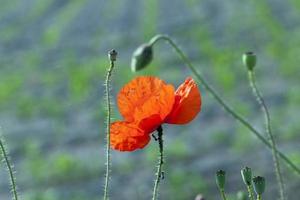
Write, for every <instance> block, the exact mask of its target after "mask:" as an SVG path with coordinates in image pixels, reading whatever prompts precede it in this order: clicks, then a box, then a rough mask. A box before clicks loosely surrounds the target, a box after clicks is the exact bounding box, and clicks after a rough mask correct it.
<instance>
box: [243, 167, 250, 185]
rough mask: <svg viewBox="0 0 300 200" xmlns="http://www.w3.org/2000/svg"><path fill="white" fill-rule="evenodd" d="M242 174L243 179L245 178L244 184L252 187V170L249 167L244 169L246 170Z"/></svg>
mask: <svg viewBox="0 0 300 200" xmlns="http://www.w3.org/2000/svg"><path fill="white" fill-rule="evenodd" d="M241 174H242V178H243V181H244V183H245V184H246V185H247V186H250V185H251V182H252V171H251V168H249V167H244V168H243V169H242V170H241Z"/></svg>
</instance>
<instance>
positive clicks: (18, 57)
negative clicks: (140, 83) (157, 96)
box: [0, 0, 300, 200]
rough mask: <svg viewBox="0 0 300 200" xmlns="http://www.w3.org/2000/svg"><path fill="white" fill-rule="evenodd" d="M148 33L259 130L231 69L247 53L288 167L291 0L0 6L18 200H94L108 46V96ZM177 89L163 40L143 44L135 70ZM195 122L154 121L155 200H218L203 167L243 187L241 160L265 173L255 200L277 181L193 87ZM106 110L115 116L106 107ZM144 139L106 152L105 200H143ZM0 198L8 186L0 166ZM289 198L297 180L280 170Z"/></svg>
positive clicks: (293, 141) (296, 141) (2, 98)
mask: <svg viewBox="0 0 300 200" xmlns="http://www.w3.org/2000/svg"><path fill="white" fill-rule="evenodd" d="M157 33H166V34H169V35H170V36H171V37H173V38H174V39H176V42H177V43H178V44H180V46H181V47H182V49H183V50H184V51H186V52H187V53H188V55H189V57H190V58H191V59H192V61H193V63H194V64H195V65H196V66H197V68H198V70H201V71H202V72H203V74H204V76H205V77H206V79H208V80H209V82H211V83H212V84H213V86H214V87H215V88H216V89H217V90H218V91H219V92H220V93H221V95H222V97H223V98H224V99H226V100H228V101H229V103H230V104H231V105H233V106H234V108H235V109H236V110H237V111H239V112H241V113H242V114H243V115H244V116H246V117H247V118H248V119H249V120H250V121H251V122H252V123H253V124H254V125H255V126H256V127H257V128H259V129H260V130H263V116H262V114H261V112H260V110H259V107H258V105H257V103H256V102H255V99H254V97H253V96H252V95H251V90H250V89H249V86H248V85H249V84H248V81H247V73H246V70H245V68H244V67H243V66H242V63H241V55H242V54H243V53H244V52H245V51H249V50H252V51H255V52H256V53H257V55H258V66H257V69H256V72H257V79H258V84H259V86H260V88H261V90H262V91H263V93H264V96H265V98H266V101H267V103H268V105H269V108H270V112H271V115H272V123H273V127H274V128H273V129H274V132H275V133H276V139H277V141H278V145H279V148H280V149H281V150H282V151H283V152H284V153H286V154H287V155H288V156H289V157H290V158H291V159H292V160H293V161H294V162H295V163H296V164H297V165H298V166H299V165H300V152H299V149H300V126H299V109H300V92H299V91H300V84H299V83H300V81H299V77H300V67H299V63H300V56H299V55H300V48H299V45H300V1H298V0H287V1H280V0H273V1H271V0H268V1H266V0H259V1H258V0H256V1H240V0H232V1H222V0H199V1H196V0H186V1H182V0H162V1H159V0H148V1H145V0H144V1H138V0H109V1H105V0H86V1H84V0H22V1H21V0H10V1H8V0H1V6H0V69H1V71H0V111H1V112H0V126H1V127H2V128H1V131H2V132H3V135H4V137H5V138H6V142H7V146H8V148H9V150H10V153H11V158H12V161H13V162H14V165H15V169H16V171H17V173H16V176H17V181H18V186H19V192H20V194H21V197H22V199H24V200H86V199H89V200H94V199H95V200H96V199H99V198H100V199H101V198H102V193H103V185H104V184H103V182H104V169H105V153H104V147H105V106H104V105H105V99H104V86H103V83H104V77H105V72H106V68H107V67H108V59H107V52H108V50H110V49H112V48H115V49H116V50H117V51H118V52H119V56H118V60H117V63H116V70H115V73H114V76H113V81H112V84H113V86H112V92H113V99H114V101H115V97H116V94H117V92H118V91H119V89H120V88H121V87H122V85H123V84H124V83H126V82H128V81H129V80H130V79H131V78H133V77H134V76H136V75H137V74H133V73H131V71H130V67H129V66H130V57H131V54H132V52H133V51H134V49H135V48H136V47H137V46H138V45H140V44H141V43H143V42H145V41H148V40H149V39H150V38H151V37H152V36H154V35H155V34H157ZM144 74H147V75H150V74H151V75H156V76H159V77H161V78H163V79H165V80H166V81H168V82H170V83H173V84H175V85H176V86H177V85H179V84H180V83H181V82H182V81H183V80H184V79H185V77H186V76H188V75H190V72H189V71H188V70H187V69H186V68H185V66H184V64H183V63H182V62H181V60H180V59H178V57H177V56H176V55H175V54H174V52H173V51H172V50H171V49H170V47H169V46H167V45H165V44H163V43H162V44H160V45H157V46H156V47H155V61H154V62H153V63H152V64H151V66H150V67H149V68H147V69H146V70H144V71H141V72H139V73H138V75H144ZM200 88H201V89H202V94H203V107H202V112H201V113H200V115H199V117H197V119H195V120H194V121H193V122H192V123H190V124H189V125H186V126H169V125H165V126H164V129H165V155H166V164H165V173H166V174H165V177H166V178H165V180H163V181H162V182H161V189H160V191H161V195H160V197H161V198H160V199H166V200H167V199H172V200H185V199H194V198H195V196H196V195H197V194H198V193H202V194H204V195H205V196H206V197H207V199H220V196H219V195H218V191H217V188H216V186H215V180H214V173H215V171H217V170H218V169H224V170H226V171H227V174H228V184H227V185H226V191H227V193H229V195H230V197H232V198H234V197H235V194H236V192H237V191H238V190H241V189H244V185H243V183H242V181H241V178H240V171H239V170H240V169H241V168H242V167H243V166H245V165H247V166H249V167H251V168H252V169H253V171H254V174H255V175H263V176H265V177H266V179H267V190H266V194H265V197H266V199H274V196H275V195H276V194H277V191H276V190H277V185H276V182H275V177H274V173H273V167H272V157H271V153H270V151H269V150H268V149H266V148H265V146H263V145H262V143H261V142H260V141H258V140H257V139H256V138H255V137H253V135H252V134H251V133H250V132H249V131H248V130H247V129H245V128H244V127H243V126H242V125H240V124H239V123H238V122H236V121H235V120H234V119H232V118H231V117H230V116H229V115H228V114H227V113H225V112H224V111H223V109H221V108H220V106H219V105H218V104H217V103H216V101H215V100H214V99H213V98H211V97H210V95H209V94H207V92H206V91H205V90H204V89H203V88H202V86H201V85H200ZM113 111H114V112H113V115H114V118H115V119H120V115H119V113H118V110H117V108H116V107H115V106H114V108H113ZM157 155H158V152H157V144H156V143H155V142H154V141H152V142H151V143H150V145H148V146H147V147H146V148H145V149H143V150H139V151H136V152H132V153H120V152H116V151H114V152H113V154H112V163H113V168H112V181H111V195H110V196H111V199H113V200H114V199H123V200H131V199H138V200H144V199H145V200H147V199H150V197H151V189H152V186H153V182H154V173H155V165H156V163H157ZM0 167H1V168H0V169H1V170H0V199H1V200H8V199H10V195H9V184H8V179H7V178H8V177H7V173H6V170H5V169H4V164H1V165H0ZM282 168H283V172H284V179H285V184H286V189H287V193H288V197H289V199H290V200H297V199H299V195H300V191H299V188H300V181H299V176H298V177H297V176H295V174H293V173H292V172H291V171H290V170H289V169H288V168H287V167H286V166H285V165H284V164H283V163H282Z"/></svg>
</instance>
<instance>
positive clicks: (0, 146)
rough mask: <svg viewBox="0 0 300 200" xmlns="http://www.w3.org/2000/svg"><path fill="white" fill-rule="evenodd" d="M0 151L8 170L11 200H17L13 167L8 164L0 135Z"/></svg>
mask: <svg viewBox="0 0 300 200" xmlns="http://www.w3.org/2000/svg"><path fill="white" fill-rule="evenodd" d="M0 134H1V133H0ZM0 149H1V153H2V155H3V162H4V163H5V164H6V167H7V170H8V174H9V178H10V185H11V192H12V195H13V199H14V200H18V193H17V184H16V178H15V177H14V171H13V166H12V165H11V163H10V159H9V155H8V153H7V150H6V149H5V145H4V140H3V139H2V138H1V135H0Z"/></svg>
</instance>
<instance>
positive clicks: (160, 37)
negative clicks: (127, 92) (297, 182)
mask: <svg viewBox="0 0 300 200" xmlns="http://www.w3.org/2000/svg"><path fill="white" fill-rule="evenodd" d="M160 40H164V41H167V42H168V43H169V44H170V45H171V46H172V47H173V48H174V50H175V51H176V53H177V54H178V55H179V57H180V58H181V59H182V60H183V62H184V63H186V64H187V67H188V68H189V69H190V70H191V71H192V73H193V74H194V75H195V77H196V78H197V79H198V81H199V82H200V83H201V84H202V85H203V86H204V88H205V89H206V90H207V91H208V92H209V93H211V95H212V96H213V97H214V98H215V99H216V100H217V102H218V103H219V104H220V105H221V106H222V107H223V108H224V109H225V111H227V112H228V113H229V114H230V115H232V116H233V117H234V118H235V119H236V120H238V121H239V122H240V123H242V124H243V125H244V126H245V127H247V128H248V129H249V130H250V131H251V132H252V133H254V134H255V136H256V137H257V138H258V139H259V140H261V141H262V142H263V143H264V144H265V145H266V146H267V147H269V148H271V144H270V143H269V142H268V140H267V139H265V138H264V136H262V134H261V133H260V132H259V131H257V130H256V129H255V128H254V127H253V126H252V125H251V124H250V123H249V122H248V121H247V120H246V119H245V118H244V117H243V116H241V115H240V114H238V113H236V112H235V111H234V110H233V109H232V108H231V107H230V106H229V105H228V104H227V103H226V102H225V101H223V100H222V98H221V97H220V96H219V95H218V93H217V92H216V91H215V90H214V89H213V88H212V87H211V86H210V85H209V84H208V83H207V82H206V80H205V79H204V78H203V77H202V75H201V74H200V73H199V72H197V70H196V69H195V67H194V66H193V64H192V63H191V61H190V60H189V59H188V58H187V56H186V55H185V54H184V53H183V51H182V50H181V49H180V48H179V47H178V45H177V44H176V43H175V42H174V41H173V40H172V39H171V38H170V37H169V36H167V35H157V36H155V37H153V38H152V39H151V40H150V42H149V44H150V45H154V44H155V43H157V42H158V41H160ZM275 150H276V151H277V153H278V155H279V156H280V157H281V158H282V159H283V160H284V161H285V162H286V164H287V165H288V166H290V167H291V169H293V170H294V171H295V172H296V173H297V174H298V175H300V169H299V168H298V167H297V166H296V165H295V164H294V163H293V162H292V161H290V159H289V158H288V157H286V156H285V155H284V154H283V153H281V152H280V151H279V150H278V149H276V148H275Z"/></svg>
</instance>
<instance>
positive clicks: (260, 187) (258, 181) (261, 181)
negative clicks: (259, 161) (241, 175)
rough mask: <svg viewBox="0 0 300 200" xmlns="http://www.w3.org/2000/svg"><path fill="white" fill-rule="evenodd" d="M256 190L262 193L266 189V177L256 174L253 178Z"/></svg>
mask: <svg viewBox="0 0 300 200" xmlns="http://www.w3.org/2000/svg"><path fill="white" fill-rule="evenodd" d="M253 184H254V190H255V192H256V194H257V195H262V193H264V191H265V187H266V185H265V178H264V177H261V176H256V177H254V178H253Z"/></svg>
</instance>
